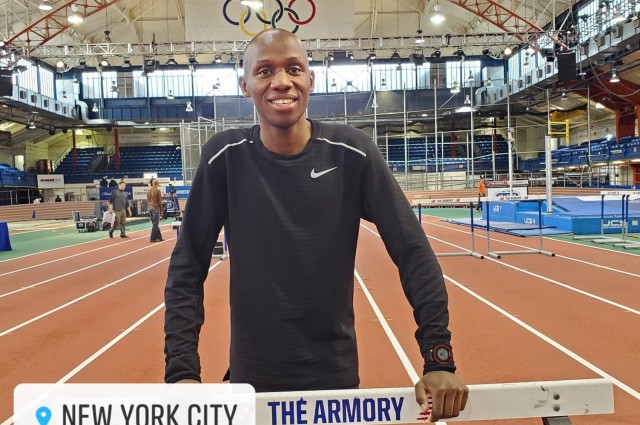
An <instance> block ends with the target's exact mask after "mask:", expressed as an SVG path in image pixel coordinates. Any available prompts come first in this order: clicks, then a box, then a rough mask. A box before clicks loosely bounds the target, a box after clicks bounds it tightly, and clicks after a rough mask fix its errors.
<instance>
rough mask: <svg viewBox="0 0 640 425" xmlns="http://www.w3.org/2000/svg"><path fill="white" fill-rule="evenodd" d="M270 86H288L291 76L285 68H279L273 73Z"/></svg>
mask: <svg viewBox="0 0 640 425" xmlns="http://www.w3.org/2000/svg"><path fill="white" fill-rule="evenodd" d="M271 86H272V87H273V88H282V87H285V88H287V87H290V86H291V76H290V75H289V74H288V73H287V71H286V70H284V69H283V70H280V71H278V72H276V73H275V74H274V76H273V79H272V80H271Z"/></svg>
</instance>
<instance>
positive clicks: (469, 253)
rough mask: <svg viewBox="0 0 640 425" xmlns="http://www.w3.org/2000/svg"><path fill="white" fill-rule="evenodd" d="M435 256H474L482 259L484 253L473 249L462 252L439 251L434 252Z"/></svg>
mask: <svg viewBox="0 0 640 425" xmlns="http://www.w3.org/2000/svg"><path fill="white" fill-rule="evenodd" d="M436 257H474V258H477V259H479V260H482V259H484V255H482V254H479V253H477V252H475V251H463V252H441V253H438V254H436Z"/></svg>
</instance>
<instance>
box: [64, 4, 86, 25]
mask: <svg viewBox="0 0 640 425" xmlns="http://www.w3.org/2000/svg"><path fill="white" fill-rule="evenodd" d="M67 21H69V23H70V24H79V23H81V22H82V21H84V18H83V17H82V15H80V13H78V6H77V5H75V4H72V5H71V15H69V16H67Z"/></svg>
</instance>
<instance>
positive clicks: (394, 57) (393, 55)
mask: <svg viewBox="0 0 640 425" xmlns="http://www.w3.org/2000/svg"><path fill="white" fill-rule="evenodd" d="M391 60H393V61H396V62H399V61H400V53H398V51H397V50H396V49H393V53H391Z"/></svg>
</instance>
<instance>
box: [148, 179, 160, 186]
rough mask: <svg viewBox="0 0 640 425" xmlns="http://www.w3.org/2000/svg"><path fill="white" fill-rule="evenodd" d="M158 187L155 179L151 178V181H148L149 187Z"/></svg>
mask: <svg viewBox="0 0 640 425" xmlns="http://www.w3.org/2000/svg"><path fill="white" fill-rule="evenodd" d="M157 185H158V179H156V178H155V177H151V180H149V186H151V187H154V186H157Z"/></svg>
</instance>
